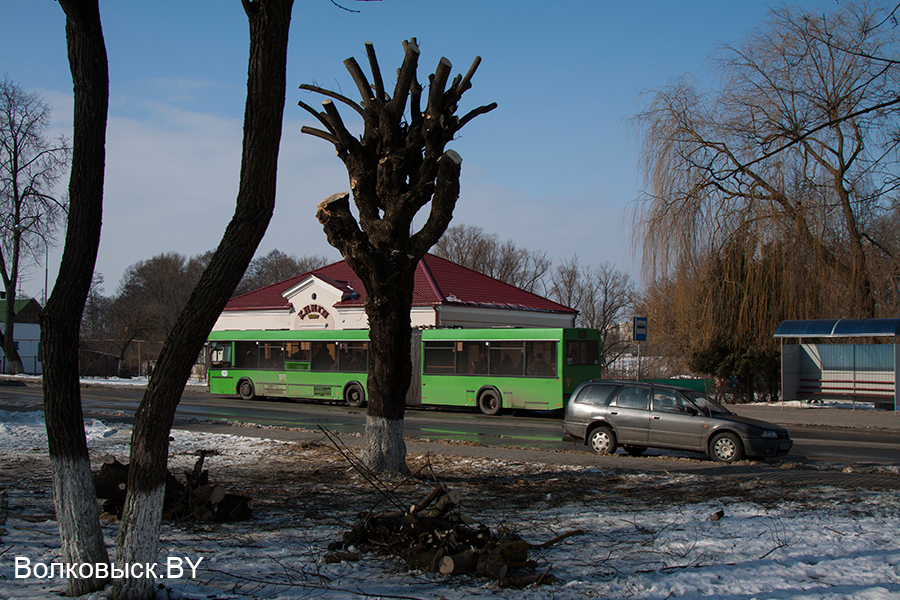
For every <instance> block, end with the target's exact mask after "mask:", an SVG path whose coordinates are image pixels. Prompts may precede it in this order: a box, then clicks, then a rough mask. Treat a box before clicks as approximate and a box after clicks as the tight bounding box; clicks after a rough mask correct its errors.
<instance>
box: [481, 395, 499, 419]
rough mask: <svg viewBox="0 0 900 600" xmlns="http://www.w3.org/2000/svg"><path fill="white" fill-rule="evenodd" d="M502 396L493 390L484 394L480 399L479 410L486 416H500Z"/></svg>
mask: <svg viewBox="0 0 900 600" xmlns="http://www.w3.org/2000/svg"><path fill="white" fill-rule="evenodd" d="M500 406H501V405H500V396H499V395H498V394H497V393H496V392H494V391H493V390H487V391H485V392H482V393H481V395H480V396H479V397H478V408H479V409H480V410H481V412H483V413H484V414H486V415H498V414H500Z"/></svg>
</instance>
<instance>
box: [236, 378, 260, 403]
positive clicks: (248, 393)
mask: <svg viewBox="0 0 900 600" xmlns="http://www.w3.org/2000/svg"><path fill="white" fill-rule="evenodd" d="M237 391H238V395H240V397H241V398H242V399H244V400H253V399H254V398H256V390H254V389H253V382H252V381H250V380H249V379H241V380H240V381H238V387H237Z"/></svg>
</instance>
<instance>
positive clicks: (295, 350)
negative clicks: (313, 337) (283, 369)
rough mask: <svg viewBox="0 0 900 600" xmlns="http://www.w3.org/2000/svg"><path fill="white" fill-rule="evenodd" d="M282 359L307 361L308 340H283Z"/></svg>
mask: <svg viewBox="0 0 900 600" xmlns="http://www.w3.org/2000/svg"><path fill="white" fill-rule="evenodd" d="M284 359H285V360H287V361H294V362H309V342H285V344H284Z"/></svg>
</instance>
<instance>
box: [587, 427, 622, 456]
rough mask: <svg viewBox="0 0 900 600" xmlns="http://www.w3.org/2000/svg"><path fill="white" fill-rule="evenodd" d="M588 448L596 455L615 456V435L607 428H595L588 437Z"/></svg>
mask: <svg viewBox="0 0 900 600" xmlns="http://www.w3.org/2000/svg"><path fill="white" fill-rule="evenodd" d="M588 446H590V447H591V450H593V451H594V452H595V453H596V454H615V452H616V434H615V433H613V430H612V429H610V428H609V427H597V428H596V429H594V430H593V431H591V433H590V434H589V435H588Z"/></svg>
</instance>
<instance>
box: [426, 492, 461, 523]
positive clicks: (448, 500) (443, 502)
mask: <svg viewBox="0 0 900 600" xmlns="http://www.w3.org/2000/svg"><path fill="white" fill-rule="evenodd" d="M461 499H462V494H460V493H459V491H458V490H447V493H446V494H444V495H443V496H441V497H440V499H439V500H438V501H437V502H436V503H435V505H434V507H432V508H429V509H428V510H425V511H422V516H423V517H431V518H435V519H440V518H442V517H443V516H444V515H446V514H447V513H448V512H450V509H451V508H453V507H454V506H456V505H457V504H459V501H460V500H461Z"/></svg>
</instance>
